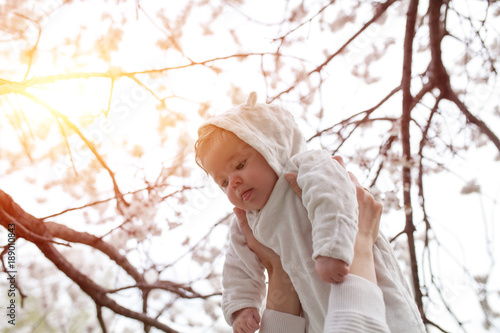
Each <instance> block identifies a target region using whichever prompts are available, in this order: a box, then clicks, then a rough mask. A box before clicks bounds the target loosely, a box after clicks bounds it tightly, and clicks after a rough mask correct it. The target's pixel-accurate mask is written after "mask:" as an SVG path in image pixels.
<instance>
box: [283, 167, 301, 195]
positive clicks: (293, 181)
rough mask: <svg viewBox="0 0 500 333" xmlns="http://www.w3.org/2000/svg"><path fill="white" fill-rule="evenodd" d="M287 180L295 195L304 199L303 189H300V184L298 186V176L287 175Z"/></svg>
mask: <svg viewBox="0 0 500 333" xmlns="http://www.w3.org/2000/svg"><path fill="white" fill-rule="evenodd" d="M285 179H286V181H287V182H288V184H290V186H291V187H292V189H293V190H294V191H295V193H297V195H298V196H299V197H300V198H302V189H301V188H300V187H299V184H297V175H296V174H293V173H287V174H286V175H285Z"/></svg>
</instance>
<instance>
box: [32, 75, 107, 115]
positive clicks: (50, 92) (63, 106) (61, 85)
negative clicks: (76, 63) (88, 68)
mask: <svg viewBox="0 0 500 333" xmlns="http://www.w3.org/2000/svg"><path fill="white" fill-rule="evenodd" d="M109 90H110V89H109V82H106V80H103V79H84V80H65V81H59V82H55V83H51V84H47V85H43V86H40V87H33V88H30V89H28V91H29V92H30V93H31V94H33V95H34V96H36V97H37V98H39V100H40V101H41V102H43V103H44V105H45V106H46V107H49V108H51V109H52V110H55V111H57V112H59V113H61V114H63V115H65V116H68V117H72V118H73V117H77V118H82V117H95V116H97V115H98V114H99V113H100V112H104V111H105V110H106V109H107V103H108V98H109Z"/></svg>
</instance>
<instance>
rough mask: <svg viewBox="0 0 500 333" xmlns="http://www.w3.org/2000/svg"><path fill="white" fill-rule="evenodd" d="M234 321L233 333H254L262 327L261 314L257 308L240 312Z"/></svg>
mask: <svg viewBox="0 0 500 333" xmlns="http://www.w3.org/2000/svg"><path fill="white" fill-rule="evenodd" d="M233 319H234V321H233V333H253V332H255V331H256V330H258V329H259V327H260V325H259V323H260V314H259V311H258V310H257V309H256V308H244V309H241V310H238V311H236V312H235V313H234V314H233Z"/></svg>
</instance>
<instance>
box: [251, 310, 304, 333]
mask: <svg viewBox="0 0 500 333" xmlns="http://www.w3.org/2000/svg"><path fill="white" fill-rule="evenodd" d="M305 331H306V320H305V318H302V317H298V316H294V315H291V314H288V313H284V312H278V311H274V310H269V309H266V310H264V314H263V315H262V324H261V326H260V330H259V332H260V333H305Z"/></svg>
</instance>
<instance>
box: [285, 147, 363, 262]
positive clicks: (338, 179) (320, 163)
mask: <svg viewBox="0 0 500 333" xmlns="http://www.w3.org/2000/svg"><path fill="white" fill-rule="evenodd" d="M296 156H297V157H295V156H294V158H292V163H293V164H295V169H296V170H297V183H298V185H299V186H300V188H301V189H302V202H303V203H304V206H305V207H306V209H307V214H308V217H309V220H310V221H311V223H312V240H313V259H314V258H316V257H317V256H319V255H322V256H325V257H332V258H336V259H341V260H343V261H344V262H346V263H347V264H348V265H351V263H352V259H353V257H354V242H355V240H356V234H357V232H358V225H357V221H358V220H357V218H358V204H357V200H356V189H355V187H354V184H353V183H352V182H351V180H350V178H349V175H348V173H347V171H345V170H344V168H342V166H341V165H340V164H339V163H338V162H337V161H335V160H333V159H332V157H331V155H330V154H329V153H328V152H327V151H325V150H315V151H308V152H305V153H302V154H299V155H296Z"/></svg>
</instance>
